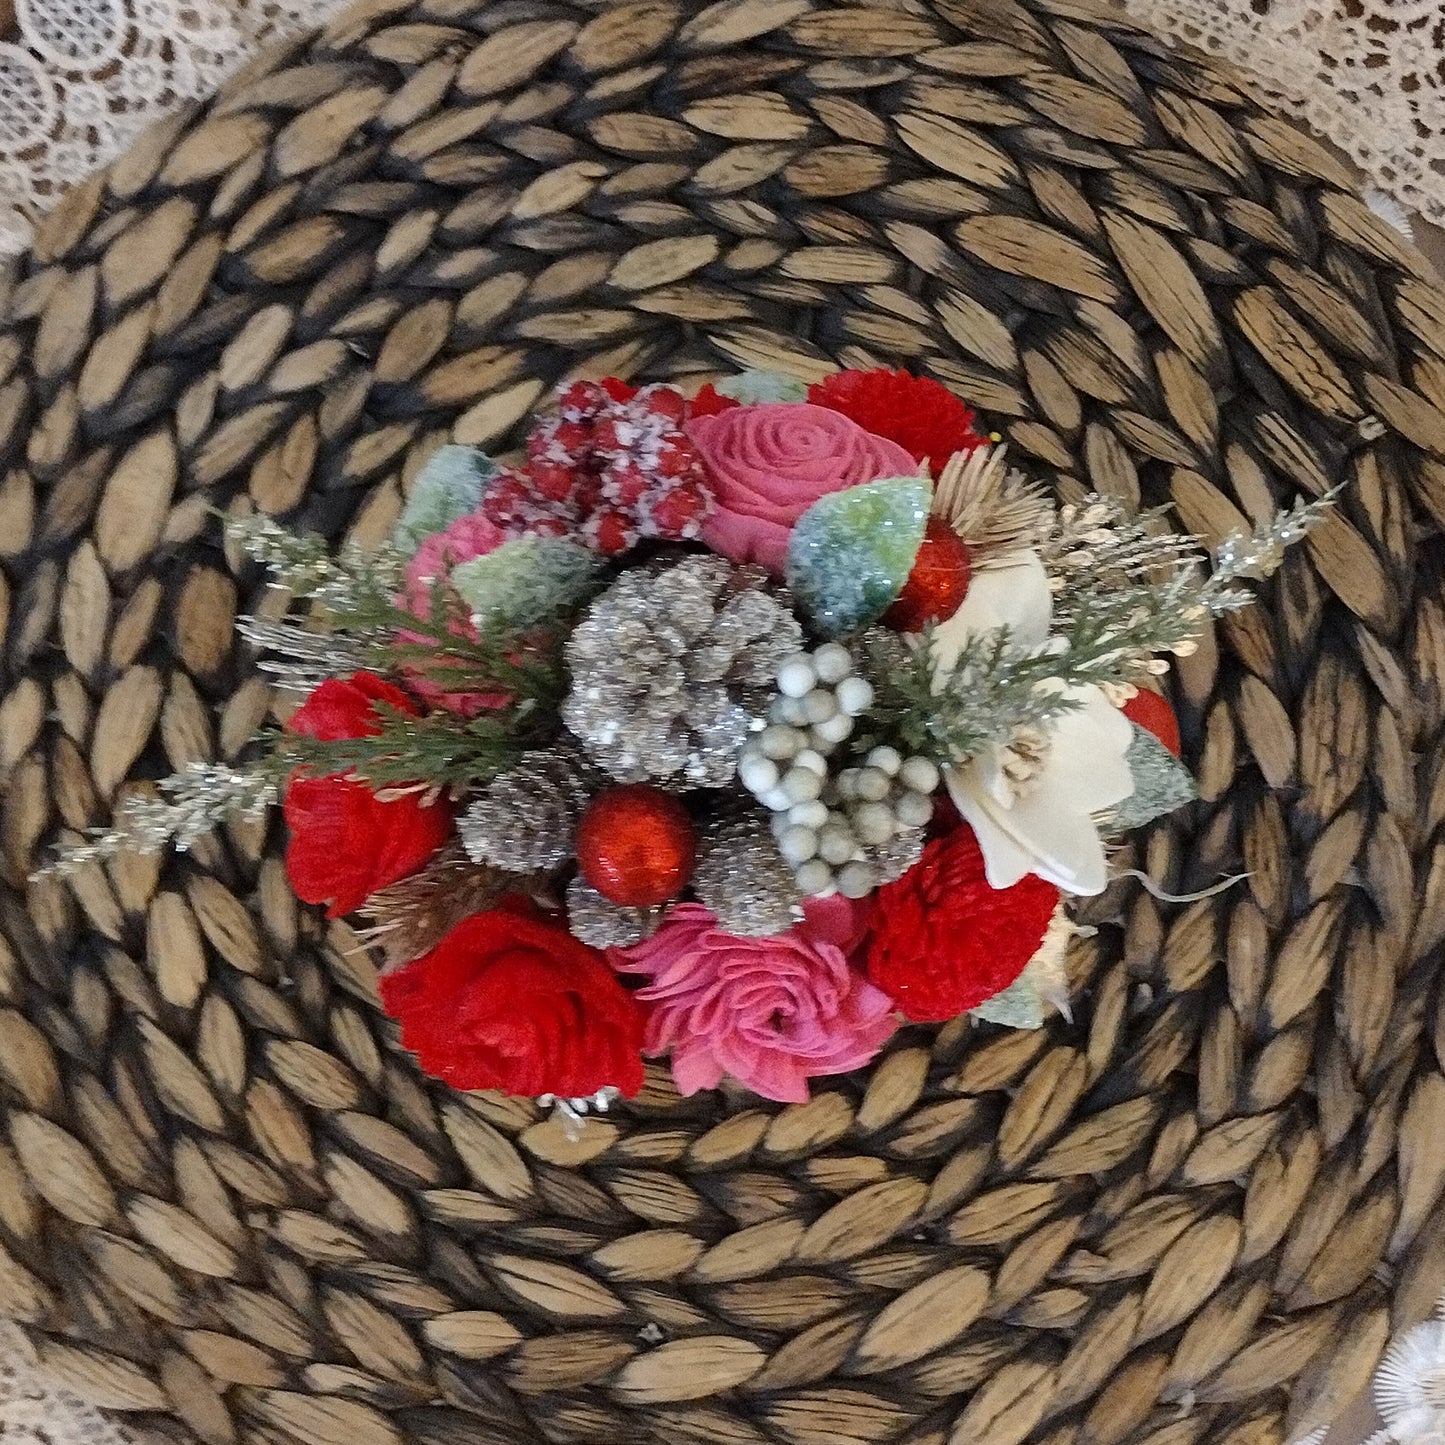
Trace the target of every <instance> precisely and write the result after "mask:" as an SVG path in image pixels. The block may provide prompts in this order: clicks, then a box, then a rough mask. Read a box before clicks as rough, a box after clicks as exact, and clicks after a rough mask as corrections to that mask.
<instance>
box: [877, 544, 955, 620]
mask: <svg viewBox="0 0 1445 1445" xmlns="http://www.w3.org/2000/svg"><path fill="white" fill-rule="evenodd" d="M972 573H973V567H972V565H971V564H970V562H969V559H968V548H967V547H966V546H965V545H964V542H963V538H962V537H960V536H959V535H958V533H957V532H955V531H954V530H953V528H952V527H950V526H949V525H948V523H947V522H945V521H944V520H943V518H942V517H930V518H929V519H928V525H927V526H926V527H925V528H924V532H923V542H922V544H921V545H920V547H919V548H918V555H917V556H916V557H915V558H914V559H913V570H912V571H911V572H910V573H909V574H908V580H907V581H906V582H905V583H904V584H903V590H902V591H901V592H900V593H899V594H898V596H897V598H896V599H895V600H894V602H893V605H892V606H891V607H890V608H889V609H888V611H887V612H885V613H884V614H883V622H884V625H885V626H887V627H891V628H892V629H893V630H894V631H895V632H922V631H923V629H924V627H925V626H926V625H927V624H928V623H930V622H942V621H944V619H945V618H949V617H952V616H953V614H954V613H955V612H957V611H958V609H959V606H960V605H961V604H962V602H963V599H964V598H965V597H966V596H967V595H968V583H969V578H970V577H971V576H972Z"/></svg>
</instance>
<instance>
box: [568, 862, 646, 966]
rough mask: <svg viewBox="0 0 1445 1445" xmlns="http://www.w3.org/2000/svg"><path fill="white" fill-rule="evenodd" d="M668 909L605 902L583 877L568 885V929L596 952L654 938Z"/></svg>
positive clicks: (608, 900) (609, 900)
mask: <svg viewBox="0 0 1445 1445" xmlns="http://www.w3.org/2000/svg"><path fill="white" fill-rule="evenodd" d="M666 911H667V910H666V909H665V908H628V907H627V906H626V905H625V904H622V903H613V902H612V900H611V899H610V898H604V897H603V896H602V895H601V894H600V893H599V892H598V891H597V890H596V889H595V888H594V887H593V886H592V885H591V884H590V883H589V882H588V881H587V880H586V879H585V878H584V877H583V876H582V875H581V874H580V873H579V874H578V875H577V876H576V877H575V878H574V879H573V880H572V881H571V882H570V883H569V884H568V885H567V926H568V928H569V929H571V931H572V936H573V937H574V938H580V939H581V940H582V942H583V943H586V944H590V945H591V946H592V947H593V948H626V947H628V946H629V945H630V944H634V943H641V942H642V940H643V939H644V938H651V937H652V935H653V934H654V933H656V932H657V929H658V925H659V924H660V923H661V922H662V918H663V914H664V913H666Z"/></svg>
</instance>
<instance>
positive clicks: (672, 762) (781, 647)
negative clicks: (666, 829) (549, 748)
mask: <svg viewBox="0 0 1445 1445" xmlns="http://www.w3.org/2000/svg"><path fill="white" fill-rule="evenodd" d="M762 580H763V575H762V574H761V573H760V572H758V571H756V570H755V569H750V568H741V567H734V566H733V565H732V564H731V563H730V562H728V561H727V560H726V559H724V558H722V557H715V556H690V557H684V558H683V559H682V560H681V561H678V562H674V563H671V564H670V565H662V566H658V565H653V566H650V567H638V568H634V569H633V570H632V571H629V572H624V573H623V574H622V576H621V577H620V578H619V579H618V580H617V581H616V582H615V583H614V584H613V585H612V586H611V587H610V588H609V589H608V590H607V591H606V592H605V593H603V594H602V596H601V597H599V598H598V599H597V600H596V601H595V602H594V603H593V604H592V605H591V606H590V607H589V608H588V609H587V612H586V614H585V615H584V616H583V618H582V620H581V622H579V623H578V625H577V628H576V630H575V631H574V632H573V634H572V637H571V640H570V641H569V642H568V644H567V663H568V666H569V667H570V669H571V672H572V691H571V693H570V695H569V696H568V698H567V700H566V701H565V702H564V703H563V704H562V721H563V722H564V723H565V724H566V725H567V727H568V728H569V729H570V730H571V731H572V732H573V733H574V734H575V735H576V737H577V738H579V739H580V740H581V742H582V745H583V747H584V748H585V749H586V750H587V753H588V754H589V756H591V757H592V758H593V759H594V760H595V761H596V762H597V763H598V764H600V765H601V766H602V767H603V768H604V769H605V770H606V771H607V772H608V773H610V774H611V775H612V776H613V777H614V778H616V779H617V780H618V781H619V782H624V783H640V782H645V781H649V780H653V781H661V782H666V783H669V784H671V785H673V786H680V787H684V788H720V787H724V786H726V784H728V783H729V782H731V781H732V778H733V775H734V773H735V772H736V770H737V758H738V752H739V750H740V749H741V748H742V745H743V742H744V740H745V739H746V738H747V736H748V734H749V733H750V732H751V731H752V730H753V729H754V728H755V727H756V726H757V721H756V720H757V719H758V718H760V716H761V714H762V713H763V712H764V711H765V710H766V708H767V705H768V702H769V701H770V699H771V696H772V692H773V680H774V678H775V676H776V674H777V667H778V664H779V662H781V661H782V659H783V658H784V657H786V656H788V655H789V654H790V653H793V652H796V651H797V650H798V648H799V647H800V646H801V644H802V629H801V628H800V627H799V626H798V623H797V621H796V619H795V618H794V617H793V615H792V612H791V611H790V610H789V609H788V608H787V607H786V606H784V605H783V603H781V602H779V601H778V600H777V599H776V598H773V597H771V596H769V595H768V593H766V592H764V591H762V590H761V588H760V586H759V585H758V584H759V583H760V582H761V581H762Z"/></svg>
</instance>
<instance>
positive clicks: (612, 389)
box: [601, 376, 637, 401]
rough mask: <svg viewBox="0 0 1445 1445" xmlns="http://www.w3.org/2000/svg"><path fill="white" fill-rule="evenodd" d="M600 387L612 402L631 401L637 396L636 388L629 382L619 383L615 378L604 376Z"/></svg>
mask: <svg viewBox="0 0 1445 1445" xmlns="http://www.w3.org/2000/svg"><path fill="white" fill-rule="evenodd" d="M601 385H602V390H603V391H605V392H606V393H607V395H608V396H610V397H611V398H612V400H613V401H631V400H632V398H633V397H634V396H636V395H637V388H636V387H635V386H633V385H632V383H631V382H628V381H619V380H618V379H617V377H615V376H604V377H603V378H602V382H601Z"/></svg>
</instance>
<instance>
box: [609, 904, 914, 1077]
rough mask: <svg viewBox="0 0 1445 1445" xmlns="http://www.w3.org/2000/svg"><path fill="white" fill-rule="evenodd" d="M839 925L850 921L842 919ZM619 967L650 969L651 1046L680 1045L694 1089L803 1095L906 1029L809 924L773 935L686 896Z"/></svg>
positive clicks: (654, 1049)
mask: <svg viewBox="0 0 1445 1445" xmlns="http://www.w3.org/2000/svg"><path fill="white" fill-rule="evenodd" d="M827 922H828V927H827V929H826V930H825V931H826V932H828V933H832V932H834V930H835V929H837V927H838V925H839V924H840V923H841V922H844V920H840V919H839V918H837V917H833V916H830V917H829V919H828V920H827ZM608 956H609V958H610V960H611V962H612V965H613V967H614V968H617V969H619V970H621V971H622V972H625V973H640V974H644V975H647V976H648V977H649V982H648V984H647V986H646V987H645V988H642V989H639V990H638V991H637V992H636V993H635V994H633V997H634V998H635V999H636V1000H637V1002H638V1003H639V1004H641V1005H642V1008H643V1010H644V1012H645V1014H646V1018H647V1024H646V1032H645V1035H644V1039H643V1051H644V1052H645V1053H648V1054H664V1053H668V1052H671V1055H672V1077H673V1078H674V1080H675V1081H676V1082H677V1087H678V1088H679V1089H681V1090H682V1092H683V1093H684V1094H695V1093H696V1092H697V1091H698V1090H699V1089H715V1088H716V1087H717V1086H718V1084H719V1083H721V1081H722V1079H723V1076H724V1075H729V1076H731V1077H732V1078H734V1079H736V1080H737V1081H738V1082H739V1083H740V1084H742V1085H743V1086H744V1087H745V1088H749V1089H751V1090H752V1091H753V1092H754V1093H756V1094H761V1095H762V1096H763V1097H764V1098H765V1099H777V1100H779V1101H781V1102H782V1103H787V1104H801V1103H803V1102H804V1101H806V1099H807V1098H808V1080H809V1079H810V1078H814V1077H818V1076H822V1075H828V1074H843V1073H847V1071H848V1070H849V1069H858V1068H862V1066H863V1065H864V1064H866V1063H867V1062H868V1061H869V1060H870V1059H872V1058H873V1057H874V1056H875V1055H876V1054H877V1052H878V1050H879V1049H881V1048H882V1047H883V1045H884V1043H885V1042H886V1041H887V1040H888V1038H889V1037H890V1036H891V1035H892V1033H893V1031H894V1029H895V1028H896V1027H897V1022H896V1020H895V1019H894V1017H893V1002H892V1000H891V999H889V997H888V996H887V995H886V994H885V993H883V992H882V990H880V989H878V988H876V987H875V986H874V985H873V984H871V983H869V982H868V980H867V979H866V978H864V976H863V975H862V974H861V973H859V972H858V971H857V970H856V969H854V968H853V967H852V966H851V965H850V964H849V962H848V959H847V957H846V956H845V954H844V953H843V950H842V949H841V948H839V947H838V944H837V943H835V942H831V941H829V940H828V939H827V938H820V937H816V936H814V934H813V932H812V930H811V928H810V925H809V922H808V921H807V919H806V917H805V921H804V922H803V923H802V924H800V925H799V926H798V927H797V928H792V929H789V930H788V932H787V933H780V934H776V935H774V936H773V937H770V938H740V937H737V936H736V935H734V934H731V933H724V932H723V930H722V929H720V928H719V927H718V926H717V920H716V919H715V918H714V917H713V916H712V914H711V913H709V912H708V910H707V909H706V908H704V907H703V906H702V904H700V903H679V904H678V905H677V906H676V907H675V908H673V909H672V911H671V912H670V913H669V914H668V915H667V919H666V921H665V922H664V923H663V925H662V927H661V928H660V929H658V931H657V932H656V933H655V934H653V936H652V937H651V938H649V939H645V940H644V941H643V942H642V943H637V944H634V945H633V946H632V947H631V948H625V949H612V950H610V951H609V955H608Z"/></svg>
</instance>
